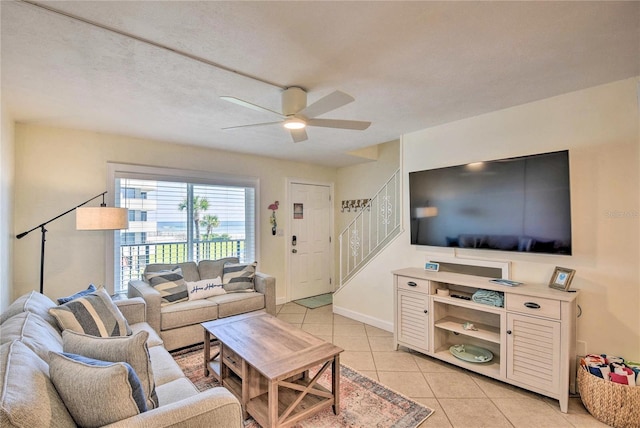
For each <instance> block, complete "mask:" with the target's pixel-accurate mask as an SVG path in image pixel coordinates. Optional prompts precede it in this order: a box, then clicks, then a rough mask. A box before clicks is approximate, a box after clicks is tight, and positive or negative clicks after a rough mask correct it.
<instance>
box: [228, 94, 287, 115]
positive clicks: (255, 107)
mask: <svg viewBox="0 0 640 428" xmlns="http://www.w3.org/2000/svg"><path fill="white" fill-rule="evenodd" d="M220 99H223V100H225V101H229V102H232V103H234V104H238V105H240V106H243V107H247V108H250V109H252V110H257V111H263V112H268V113H273V114H277V115H278V116H280V117H284V116H283V115H282V114H281V113H278V112H277V111H274V110H269V109H268V108H265V107H260V106H259V105H257V104H252V103H250V102H249V101H245V100H241V99H240V98H236V97H227V96H224V97H220Z"/></svg>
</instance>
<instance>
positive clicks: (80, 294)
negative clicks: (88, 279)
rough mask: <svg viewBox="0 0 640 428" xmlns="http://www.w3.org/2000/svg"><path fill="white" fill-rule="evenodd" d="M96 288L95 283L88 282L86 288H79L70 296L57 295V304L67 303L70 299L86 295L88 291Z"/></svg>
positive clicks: (90, 291)
mask: <svg viewBox="0 0 640 428" xmlns="http://www.w3.org/2000/svg"><path fill="white" fill-rule="evenodd" d="M96 290H97V289H96V286H95V285H93V284H89V286H88V287H87V288H86V289H84V290H80V291H78V292H77V293H74V294H72V295H71V296H67V297H59V298H58V304H59V305H64V304H65V303H69V302H70V301H72V300H75V299H77V298H78V297H82V296H86V295H87V294H89V293H93V292H94V291H96Z"/></svg>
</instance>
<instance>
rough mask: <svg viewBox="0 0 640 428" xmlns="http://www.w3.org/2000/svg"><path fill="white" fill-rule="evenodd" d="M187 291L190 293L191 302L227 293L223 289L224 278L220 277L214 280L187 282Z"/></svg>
mask: <svg viewBox="0 0 640 428" xmlns="http://www.w3.org/2000/svg"><path fill="white" fill-rule="evenodd" d="M187 291H188V292H189V300H200V299H206V298H207V297H212V296H217V295H219V294H225V293H226V291H225V290H224V288H223V287H222V278H220V277H219V276H218V277H216V278H213V279H201V280H200V281H195V282H187Z"/></svg>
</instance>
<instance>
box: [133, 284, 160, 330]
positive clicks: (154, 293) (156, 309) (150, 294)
mask: <svg viewBox="0 0 640 428" xmlns="http://www.w3.org/2000/svg"><path fill="white" fill-rule="evenodd" d="M127 296H129V298H133V297H142V298H143V299H144V301H145V303H146V304H147V322H148V323H149V325H150V326H151V327H153V329H154V330H155V331H156V332H157V333H158V334H160V316H161V314H160V301H161V299H160V292H159V291H158V290H156V289H155V288H153V287H152V286H150V285H149V284H148V283H146V282H144V281H142V280H140V279H137V280H131V281H129V289H128V291H127Z"/></svg>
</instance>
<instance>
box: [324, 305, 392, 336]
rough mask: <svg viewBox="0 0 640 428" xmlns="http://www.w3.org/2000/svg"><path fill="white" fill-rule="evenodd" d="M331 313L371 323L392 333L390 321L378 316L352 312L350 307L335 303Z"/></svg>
mask: <svg viewBox="0 0 640 428" xmlns="http://www.w3.org/2000/svg"><path fill="white" fill-rule="evenodd" d="M333 313H334V314H338V315H342V316H343V317H347V318H351V319H352V320H356V321H360V322H363V323H365V324H368V325H372V326H374V327H377V328H379V329H382V330H385V331H388V332H391V333H393V323H392V322H388V321H384V320H381V319H380V318H374V317H372V316H369V315H365V314H361V313H359V312H354V311H352V310H350V309H346V308H343V307H340V306H336V304H335V303H334V304H333Z"/></svg>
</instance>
